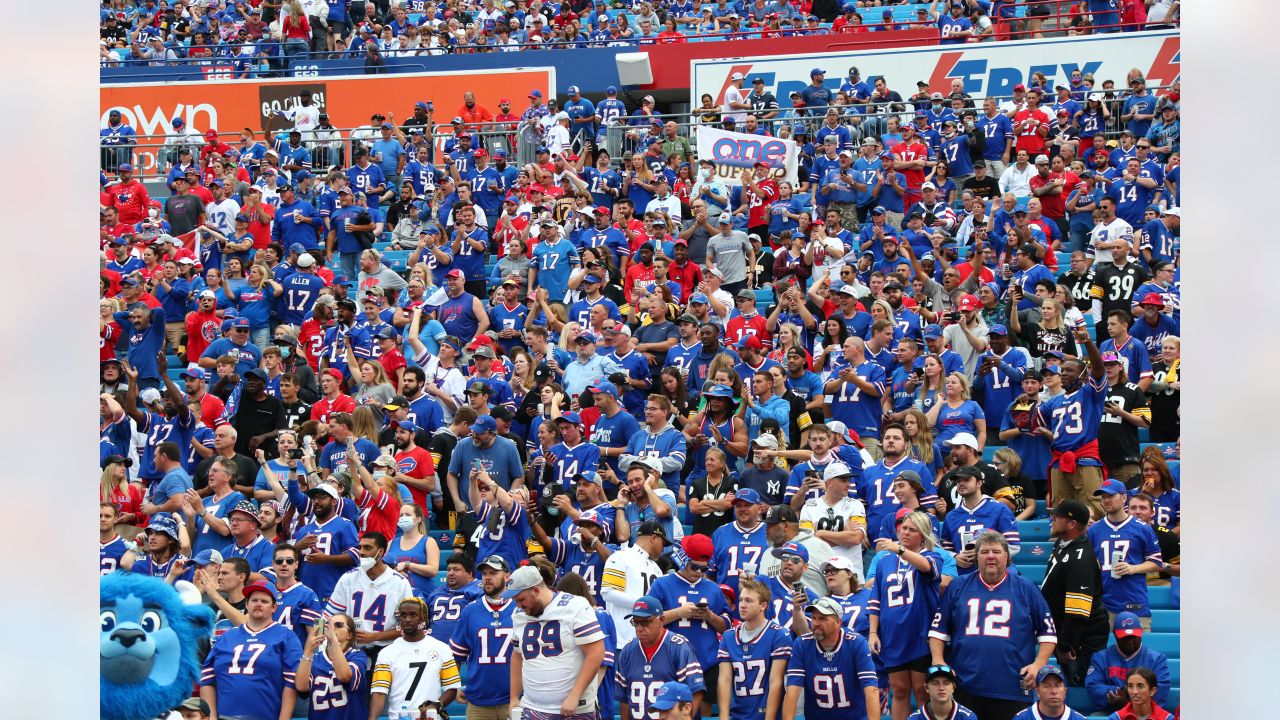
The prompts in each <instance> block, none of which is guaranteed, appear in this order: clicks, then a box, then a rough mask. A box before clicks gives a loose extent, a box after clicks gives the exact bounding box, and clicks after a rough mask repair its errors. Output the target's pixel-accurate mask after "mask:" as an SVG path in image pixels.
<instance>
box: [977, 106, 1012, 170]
mask: <svg viewBox="0 0 1280 720" xmlns="http://www.w3.org/2000/svg"><path fill="white" fill-rule="evenodd" d="M974 125H976V126H977V127H979V128H981V129H982V135H983V136H984V137H985V138H986V140H987V144H986V147H985V148H984V149H983V151H982V157H983V158H984V159H986V160H996V161H999V160H1000V159H1001V157H1003V155H1004V151H1005V148H1006V147H1007V146H1008V142H1009V138H1011V137H1013V121H1012V120H1010V119H1009V116H1008V115H1005V114H1004V113H996V116H995V117H987V116H986V115H982V116H981V117H979V118H978V119H977V121H976V122H975V123H974Z"/></svg>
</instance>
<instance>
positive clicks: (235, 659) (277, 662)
mask: <svg viewBox="0 0 1280 720" xmlns="http://www.w3.org/2000/svg"><path fill="white" fill-rule="evenodd" d="M243 592H244V597H245V621H244V624H243V625H239V626H237V627H234V628H232V629H230V630H228V631H227V632H226V633H224V634H223V635H222V636H221V637H219V638H218V642H217V643H215V644H214V646H213V649H212V650H211V651H210V653H209V656H208V657H207V658H206V659H205V662H204V669H203V671H202V673H201V676H200V697H201V699H203V700H204V701H205V702H206V703H208V704H209V708H210V709H211V710H212V711H213V713H216V714H217V716H220V717H227V718H230V717H236V718H244V719H245V720H273V719H276V720H278V719H279V718H287V717H291V716H292V715H293V707H294V704H295V703H296V702H297V700H298V694H297V691H296V690H295V689H294V687H293V682H294V670H295V669H296V668H297V667H298V662H299V661H300V660H301V659H302V645H301V644H300V643H299V642H298V636H297V635H295V634H294V633H293V631H292V630H290V629H289V628H287V627H285V626H284V625H281V624H279V623H276V622H275V621H274V620H273V619H272V616H273V615H274V614H275V609H276V604H277V602H278V596H279V593H278V592H277V591H276V589H275V587H274V586H271V585H269V584H267V583H254V584H252V585H248V586H246V587H245V588H244V591H243Z"/></svg>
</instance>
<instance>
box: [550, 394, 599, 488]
mask: <svg viewBox="0 0 1280 720" xmlns="http://www.w3.org/2000/svg"><path fill="white" fill-rule="evenodd" d="M556 428H557V430H558V431H559V433H560V442H559V443H558V444H556V445H555V446H554V447H552V448H551V452H550V455H549V456H548V457H547V462H548V464H550V465H551V466H552V468H553V475H552V478H553V481H554V482H557V483H559V484H560V486H561V487H563V488H564V489H565V490H566V491H567V490H569V488H570V486H571V485H573V483H574V481H575V478H577V477H578V476H579V475H581V474H582V473H584V472H590V473H592V474H593V475H594V474H595V468H596V467H597V466H598V465H599V464H600V448H598V447H596V446H595V445H593V444H591V443H588V442H584V441H583V423H582V417H581V416H579V415H578V413H576V412H567V413H565V414H564V415H561V416H560V417H558V418H556Z"/></svg>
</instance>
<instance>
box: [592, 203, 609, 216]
mask: <svg viewBox="0 0 1280 720" xmlns="http://www.w3.org/2000/svg"><path fill="white" fill-rule="evenodd" d="M591 212H593V213H595V214H597V215H612V214H613V211H612V210H610V209H609V208H607V207H605V206H603V205H599V206H597V207H596V209H594V210H592V211H591Z"/></svg>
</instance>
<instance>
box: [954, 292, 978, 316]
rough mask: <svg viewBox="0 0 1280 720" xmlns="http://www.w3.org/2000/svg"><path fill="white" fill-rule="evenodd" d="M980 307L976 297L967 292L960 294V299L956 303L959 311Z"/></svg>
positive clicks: (970, 310) (969, 310)
mask: <svg viewBox="0 0 1280 720" xmlns="http://www.w3.org/2000/svg"><path fill="white" fill-rule="evenodd" d="M980 307H982V303H979V302H978V298H976V297H974V296H973V295H970V294H968V293H966V294H964V295H962V296H961V297H960V301H959V302H958V303H956V308H957V309H958V310H960V312H973V311H974V310H977V309H978V308H980Z"/></svg>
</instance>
